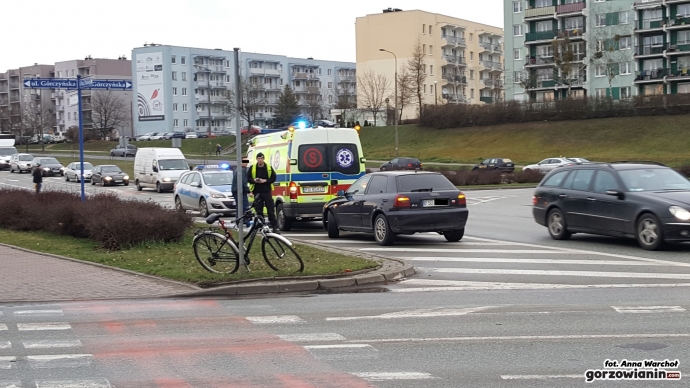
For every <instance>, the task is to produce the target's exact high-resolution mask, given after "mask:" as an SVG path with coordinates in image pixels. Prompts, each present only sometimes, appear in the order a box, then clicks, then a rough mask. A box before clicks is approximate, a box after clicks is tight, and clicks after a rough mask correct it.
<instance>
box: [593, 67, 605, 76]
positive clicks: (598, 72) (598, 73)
mask: <svg viewBox="0 0 690 388" xmlns="http://www.w3.org/2000/svg"><path fill="white" fill-rule="evenodd" d="M594 76H595V77H606V65H596V66H595V67H594Z"/></svg>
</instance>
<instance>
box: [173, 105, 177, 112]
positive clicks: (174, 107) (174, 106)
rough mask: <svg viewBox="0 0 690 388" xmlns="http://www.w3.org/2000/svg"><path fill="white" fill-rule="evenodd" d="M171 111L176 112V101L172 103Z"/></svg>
mask: <svg viewBox="0 0 690 388" xmlns="http://www.w3.org/2000/svg"><path fill="white" fill-rule="evenodd" d="M173 112H177V103H174V104H173Z"/></svg>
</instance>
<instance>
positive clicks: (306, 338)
mask: <svg viewBox="0 0 690 388" xmlns="http://www.w3.org/2000/svg"><path fill="white" fill-rule="evenodd" d="M278 337H279V338H280V339H282V340H285V341H290V342H315V341H345V337H343V336H342V335H340V334H338V333H312V334H308V333H306V334H281V335H278Z"/></svg>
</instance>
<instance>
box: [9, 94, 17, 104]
mask: <svg viewBox="0 0 690 388" xmlns="http://www.w3.org/2000/svg"><path fill="white" fill-rule="evenodd" d="M10 102H19V94H10Z"/></svg>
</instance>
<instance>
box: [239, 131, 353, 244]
mask: <svg viewBox="0 0 690 388" xmlns="http://www.w3.org/2000/svg"><path fill="white" fill-rule="evenodd" d="M259 152H262V153H263V154H264V160H265V161H266V163H267V164H269V165H270V166H271V167H272V169H273V170H274V171H275V173H276V182H275V183H274V185H273V186H274V187H273V198H274V199H275V203H276V218H277V219H278V228H279V229H280V230H284V231H287V230H290V229H291V228H292V224H293V222H294V221H300V220H312V219H315V218H321V217H322V215H323V206H324V205H325V204H326V202H328V201H329V200H331V199H332V198H335V197H336V193H337V192H338V190H347V188H348V187H350V185H351V184H352V183H354V182H355V181H356V180H357V179H359V177H361V176H362V175H364V174H365V173H366V167H365V162H366V159H364V154H363V152H362V144H361V143H360V141H359V133H358V131H357V130H356V129H352V128H322V127H317V128H299V127H290V128H288V129H287V130H286V131H283V132H275V133H269V134H265V135H258V136H256V137H254V138H253V139H252V140H250V143H249V150H248V151H247V156H248V157H249V163H250V164H253V163H256V155H257V154H258V153H259ZM248 168H251V166H249V167H248Z"/></svg>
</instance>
